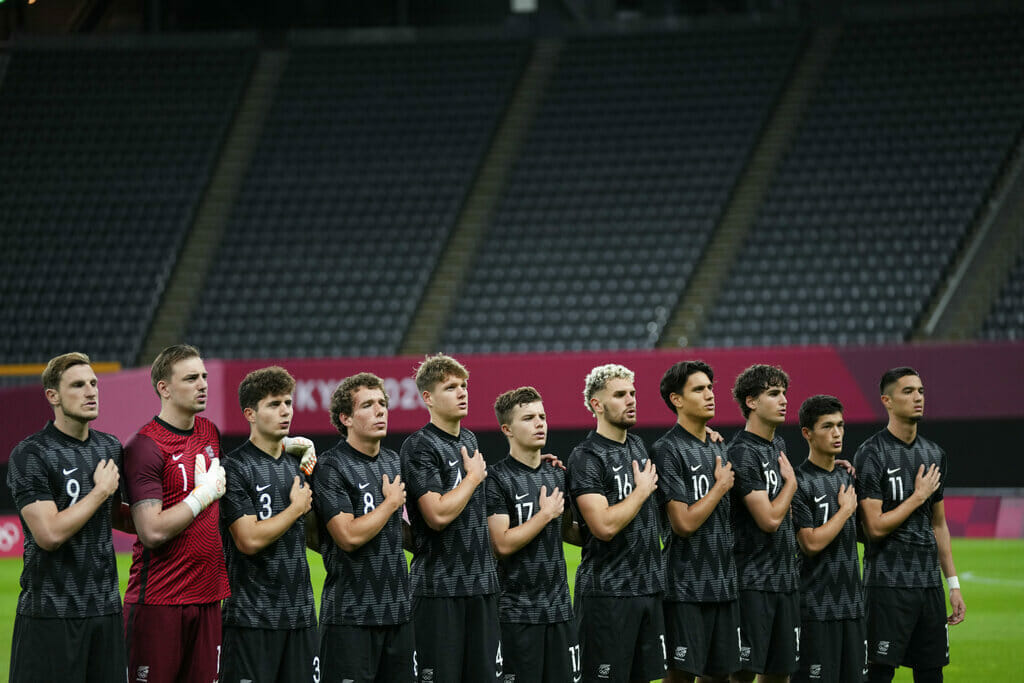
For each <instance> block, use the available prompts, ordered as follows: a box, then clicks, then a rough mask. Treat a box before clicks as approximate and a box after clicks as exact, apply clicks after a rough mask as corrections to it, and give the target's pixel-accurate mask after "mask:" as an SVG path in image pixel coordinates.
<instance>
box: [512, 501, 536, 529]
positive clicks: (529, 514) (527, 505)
mask: <svg viewBox="0 0 1024 683" xmlns="http://www.w3.org/2000/svg"><path fill="white" fill-rule="evenodd" d="M524 508H525V509H526V517H523V509H524ZM516 512H518V513H519V524H522V523H523V522H527V521H529V520H530V518H531V517H533V503H532V502H529V503H516Z"/></svg>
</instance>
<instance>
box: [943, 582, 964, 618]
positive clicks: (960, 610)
mask: <svg viewBox="0 0 1024 683" xmlns="http://www.w3.org/2000/svg"><path fill="white" fill-rule="evenodd" d="M949 605H950V607H952V608H953V613H952V614H950V615H949V616H948V617H947V618H946V623H947V624H949V625H950V626H956V625H957V624H959V623H960V622H961V621H963V620H964V617H965V616H967V606H966V605H964V596H963V595H961V593H960V589H959V588H954V589H953V590H951V591H949Z"/></svg>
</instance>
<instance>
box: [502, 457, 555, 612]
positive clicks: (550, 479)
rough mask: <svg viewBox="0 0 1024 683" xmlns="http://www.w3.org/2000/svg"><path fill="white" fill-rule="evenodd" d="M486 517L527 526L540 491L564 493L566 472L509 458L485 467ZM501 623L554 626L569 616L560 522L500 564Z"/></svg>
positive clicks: (537, 504) (537, 501) (503, 559)
mask: <svg viewBox="0 0 1024 683" xmlns="http://www.w3.org/2000/svg"><path fill="white" fill-rule="evenodd" d="M485 483H486V485H487V514H488V515H508V517H509V527H517V526H519V525H520V524H525V523H526V522H527V521H529V519H530V518H531V517H533V515H534V514H536V513H537V511H538V510H539V509H540V487H541V486H546V487H547V493H548V495H550V494H551V492H552V491H553V490H554V489H555V488H557V489H558V490H559V491H561V492H562V493H563V494H564V493H565V472H563V471H562V470H561V469H560V468H558V467H552V466H551V465H550V464H548V463H546V462H542V463H541V464H540V465H539V466H538V467H537V469H532V468H530V467H527V466H526V465H524V464H523V463H521V462H519V461H518V460H516V459H515V458H513V457H512V456H509V457H507V458H505V459H504V460H502V461H501V462H499V463H497V464H496V465H494V466H493V467H489V468H487V481H486V482H485ZM498 578H499V579H500V581H501V598H500V599H499V600H498V614H499V618H500V620H501V621H504V622H513V623H522V624H554V623H558V622H560V621H567V620H568V619H569V618H570V617H572V604H571V602H570V600H569V584H568V582H567V581H566V576H565V552H564V551H563V549H562V520H561V518H558V519H553V520H551V521H550V522H548V524H547V526H545V527H544V529H543V530H542V531H541V532H540V533H539V534H537V535H536V536H535V537H534V538H533V540H531V541H530V542H529V543H527V544H526V545H525V546H523V547H522V548H520V549H519V552H517V553H515V554H514V555H512V556H511V557H506V558H502V559H500V560H498Z"/></svg>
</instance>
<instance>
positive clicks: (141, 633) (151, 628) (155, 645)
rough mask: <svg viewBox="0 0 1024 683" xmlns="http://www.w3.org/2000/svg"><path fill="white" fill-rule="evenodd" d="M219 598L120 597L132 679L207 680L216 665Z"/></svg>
mask: <svg viewBox="0 0 1024 683" xmlns="http://www.w3.org/2000/svg"><path fill="white" fill-rule="evenodd" d="M220 627H221V619H220V602H219V601H218V602H208V603H204V604H201V605H143V604H136V603H125V606H124V631H125V636H124V642H125V647H127V649H128V680H129V681H130V682H132V683H135V682H138V683H165V682H166V683H173V682H174V681H213V680H216V679H217V675H218V672H219V670H220V654H221V649H220V635H221V634H220Z"/></svg>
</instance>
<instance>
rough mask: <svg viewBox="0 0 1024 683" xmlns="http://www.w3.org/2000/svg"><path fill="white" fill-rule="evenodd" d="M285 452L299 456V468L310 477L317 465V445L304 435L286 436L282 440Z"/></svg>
mask: <svg viewBox="0 0 1024 683" xmlns="http://www.w3.org/2000/svg"><path fill="white" fill-rule="evenodd" d="M281 445H282V446H283V447H284V450H285V452H287V453H290V454H291V455H294V456H297V457H298V458H299V469H301V470H302V471H303V473H304V474H305V475H306V476H307V477H308V476H310V475H311V474H313V468H314V467H316V446H315V445H314V444H313V442H312V441H310V440H309V439H307V438H306V437H304V436H286V437H284V439H283V440H282V441H281Z"/></svg>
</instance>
